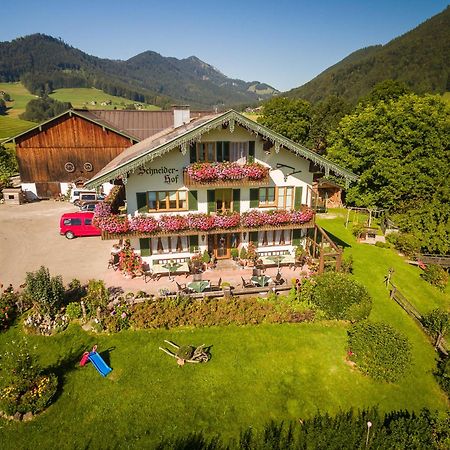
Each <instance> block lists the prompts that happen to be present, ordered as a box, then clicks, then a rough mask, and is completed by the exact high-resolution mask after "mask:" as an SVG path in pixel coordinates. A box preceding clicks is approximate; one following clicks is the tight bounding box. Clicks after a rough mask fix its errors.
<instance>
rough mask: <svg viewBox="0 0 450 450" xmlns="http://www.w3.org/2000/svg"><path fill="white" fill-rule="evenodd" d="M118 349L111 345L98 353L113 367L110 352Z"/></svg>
mask: <svg viewBox="0 0 450 450" xmlns="http://www.w3.org/2000/svg"><path fill="white" fill-rule="evenodd" d="M115 349H116V347H109V348H107V349H106V350H103V351H102V352H99V353H98V354H99V355H100V356H101V357H102V359H103V361H105V363H106V364H107V365H108V366H109V367H111V357H110V353H111V352H112V351H114V350H115Z"/></svg>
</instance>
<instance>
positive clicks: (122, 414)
mask: <svg viewBox="0 0 450 450" xmlns="http://www.w3.org/2000/svg"><path fill="white" fill-rule="evenodd" d="M320 223H321V224H322V225H323V226H324V227H325V228H326V230H327V231H328V232H330V233H332V234H333V235H334V236H336V237H339V238H340V239H341V240H342V241H345V242H347V243H348V245H349V247H347V248H346V250H345V252H346V253H351V254H353V256H354V260H355V262H354V272H355V277H356V278H357V279H358V280H360V281H361V282H363V283H364V284H365V285H366V286H367V288H368V290H369V292H370V294H371V295H372V297H373V300H374V308H373V311H372V314H371V319H373V320H383V321H386V322H388V323H391V324H392V325H393V326H394V327H395V328H396V329H398V330H401V331H402V332H404V333H405V334H406V335H407V336H408V338H409V339H410V341H411V344H412V354H413V367H412V368H411V370H410V371H409V372H408V373H407V374H405V376H404V377H403V378H402V379H401V380H400V381H399V382H397V383H395V384H388V383H382V382H376V381H374V380H372V379H370V378H368V377H366V376H363V375H362V374H360V373H359V372H358V371H357V370H356V369H355V368H352V367H351V366H349V365H348V364H347V363H346V361H345V356H346V341H347V337H346V331H347V329H348V326H347V325H346V324H344V323H339V322H318V323H310V324H282V325H261V326H248V327H235V326H229V327H211V328H204V329H195V330H193V329H178V330H172V331H167V330H161V331H126V332H121V333H118V334H114V335H92V334H88V333H86V332H84V331H83V330H81V328H79V327H78V326H75V325H72V326H70V327H69V328H68V329H67V330H66V331H65V332H63V333H60V334H58V335H56V336H54V337H51V338H45V337H41V336H30V337H29V341H30V343H31V344H32V345H36V346H37V350H36V351H37V352H38V355H39V357H40V361H41V364H42V366H44V367H55V368H56V370H57V371H58V372H59V375H60V379H61V380H62V384H61V391H60V393H59V396H58V398H57V400H56V402H55V403H54V404H53V405H52V406H50V408H48V410H47V411H46V412H44V413H43V414H42V415H40V416H39V417H37V418H35V419H34V420H33V421H32V422H29V423H5V422H0V442H3V443H4V444H3V447H4V448H32V447H36V448H52V447H55V446H58V448H78V447H82V448H85V447H92V448H98V447H101V448H117V447H124V446H126V447H131V448H148V447H154V446H155V445H156V444H157V443H158V442H159V441H160V440H162V439H166V438H169V437H174V436H181V435H185V434H187V433H189V432H191V431H195V430H203V431H204V432H205V433H206V434H214V433H221V434H222V435H223V436H224V437H225V438H226V439H227V438H230V437H232V436H234V437H236V436H238V434H239V432H240V430H241V429H242V428H246V427H248V426H253V427H257V428H260V427H262V425H263V424H265V423H266V422H267V421H269V420H270V419H274V420H290V419H293V420H298V419H300V418H305V417H309V416H312V415H314V414H315V413H316V412H317V411H318V410H320V411H327V412H329V413H331V414H333V413H335V412H337V411H339V410H340V409H347V408H350V407H356V408H362V407H367V406H372V405H379V407H380V409H381V410H382V411H389V410H393V409H408V410H419V409H420V408H422V407H427V408H430V409H432V410H434V409H438V410H441V411H443V410H445V409H446V408H447V407H448V401H447V400H446V398H445V395H444V394H443V393H442V391H441V390H440V389H439V387H438V385H437V384H436V382H435V380H434V378H433V375H432V371H433V369H434V367H435V353H434V350H433V347H432V346H431V345H430V343H429V341H428V339H427V337H426V336H425V335H424V334H423V332H422V331H421V330H420V329H419V327H418V326H417V325H416V324H415V323H414V322H413V320H412V319H411V318H410V317H408V316H407V315H406V314H405V313H404V312H403V311H402V310H401V308H400V307H399V306H398V305H396V304H395V303H394V302H391V301H390V300H389V296H388V293H387V290H386V288H385V286H384V284H383V278H384V275H385V274H386V272H387V269H388V268H389V267H394V268H395V271H396V272H395V274H394V277H397V278H398V279H397V280H396V283H397V284H399V286H400V288H401V289H402V290H406V286H407V285H413V287H411V289H412V290H415V289H417V286H420V287H421V288H422V287H423V288H424V289H425V288H428V286H427V285H424V286H422V284H421V283H422V282H423V280H421V279H420V277H419V273H418V272H417V271H416V269H415V268H413V267H410V266H408V265H407V264H406V263H405V262H404V261H403V260H402V258H400V257H399V256H398V255H396V254H395V253H394V252H393V251H391V250H386V249H381V248H377V247H372V246H369V245H365V244H358V243H356V242H355V240H354V238H353V236H352V235H351V233H350V231H348V230H346V229H345V228H344V226H343V219H342V217H339V216H338V217H336V218H334V219H320ZM423 283H425V282H423ZM429 289H431V290H428V291H427V292H428V293H427V294H425V293H424V292H423V291H422V290H419V289H417V290H418V291H420V294H419V295H418V298H419V299H420V301H423V302H424V305H427V306H430V305H429V304H428V303H430V302H434V303H436V304H439V303H440V302H442V301H445V300H446V299H445V297H442V296H441V295H440V293H439V291H437V290H435V289H434V288H433V287H432V286H430V287H429ZM404 293H405V295H408V293H407V292H406V291H405V292H404ZM427 295H429V296H430V297H429V298H428V300H427ZM427 302H428V303H427ZM19 332H20V331H19V328H18V327H16V328H13V329H11V330H9V331H8V332H6V333H2V334H0V348H1V346H2V344H3V343H4V342H5V341H7V340H9V339H13V338H14V337H16V336H17V335H18V334H19ZM164 339H171V340H174V341H175V342H177V343H179V344H202V343H205V344H208V345H209V344H212V345H213V347H212V355H213V358H212V360H211V361H210V362H208V363H207V364H205V365H187V366H185V367H183V368H179V367H177V364H176V362H175V360H173V359H172V358H170V357H169V356H167V355H165V354H164V353H162V352H161V351H159V350H158V347H159V346H160V345H161V344H162V343H163V340H164ZM94 343H97V344H98V345H99V351H100V352H102V351H105V350H106V349H110V351H109V352H106V356H107V359H109V361H110V365H111V366H112V367H113V372H112V373H111V374H110V376H108V378H106V379H103V378H102V377H100V375H99V374H98V373H97V372H96V371H95V369H94V368H93V367H92V366H90V365H88V366H86V367H83V368H81V367H79V365H78V361H79V359H80V357H81V354H82V353H83V351H85V350H87V349H89V348H90V347H91V346H92V345H93V344H94Z"/></svg>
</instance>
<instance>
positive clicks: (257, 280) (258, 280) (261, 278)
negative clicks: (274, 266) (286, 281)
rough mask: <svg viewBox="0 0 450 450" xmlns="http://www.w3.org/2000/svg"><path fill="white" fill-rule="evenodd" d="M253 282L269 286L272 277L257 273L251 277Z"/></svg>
mask: <svg viewBox="0 0 450 450" xmlns="http://www.w3.org/2000/svg"><path fill="white" fill-rule="evenodd" d="M251 280H252V283H253V284H255V285H257V286H261V287H264V286H267V285H268V284H269V283H271V282H272V278H270V277H268V276H266V275H259V276H258V275H255V276H254V277H251Z"/></svg>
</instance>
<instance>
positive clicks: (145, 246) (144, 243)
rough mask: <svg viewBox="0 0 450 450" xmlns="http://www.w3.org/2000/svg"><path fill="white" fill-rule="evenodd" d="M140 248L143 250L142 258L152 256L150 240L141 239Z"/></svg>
mask: <svg viewBox="0 0 450 450" xmlns="http://www.w3.org/2000/svg"><path fill="white" fill-rule="evenodd" d="M139 247H140V248H141V256H150V255H151V254H152V252H151V246H150V239H149V238H146V239H139Z"/></svg>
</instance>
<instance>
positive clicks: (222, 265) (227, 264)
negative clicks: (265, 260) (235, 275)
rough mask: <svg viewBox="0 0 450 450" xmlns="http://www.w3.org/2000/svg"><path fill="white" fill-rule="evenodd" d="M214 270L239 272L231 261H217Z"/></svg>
mask: <svg viewBox="0 0 450 450" xmlns="http://www.w3.org/2000/svg"><path fill="white" fill-rule="evenodd" d="M215 270H241V268H240V267H239V266H238V265H237V264H236V263H235V262H234V261H233V260H232V259H218V260H217V262H216V269H215Z"/></svg>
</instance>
